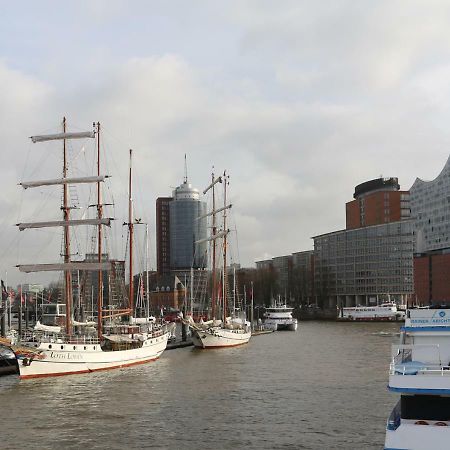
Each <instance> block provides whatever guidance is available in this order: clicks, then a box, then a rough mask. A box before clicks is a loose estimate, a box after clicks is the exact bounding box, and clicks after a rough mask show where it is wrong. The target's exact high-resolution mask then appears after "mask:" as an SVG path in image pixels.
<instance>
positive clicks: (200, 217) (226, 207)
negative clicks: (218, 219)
mask: <svg viewBox="0 0 450 450" xmlns="http://www.w3.org/2000/svg"><path fill="white" fill-rule="evenodd" d="M232 206H233V205H232V204H231V203H230V204H229V205H228V206H222V208H219V209H216V210H214V211H211V212H209V213H206V214H203V215H202V216H199V217H197V220H200V219H204V218H205V217H209V216H212V215H213V214H218V213H220V212H222V211H225V210H226V209H230V208H231V207H232Z"/></svg>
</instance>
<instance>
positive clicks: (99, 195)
mask: <svg viewBox="0 0 450 450" xmlns="http://www.w3.org/2000/svg"><path fill="white" fill-rule="evenodd" d="M97 176H98V177H99V176H100V122H97ZM102 217H103V205H102V189H101V185H100V181H98V182H97V218H98V220H99V222H100V223H99V224H98V236H97V240H98V242H97V247H98V248H97V251H98V263H99V264H101V263H102V253H103V250H102V225H101V220H102ZM97 290H98V294H97V335H98V338H99V339H101V338H102V334H103V318H102V311H103V272H102V271H101V270H100V271H99V272H98V286H97Z"/></svg>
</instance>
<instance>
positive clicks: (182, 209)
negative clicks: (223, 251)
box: [169, 177, 207, 270]
mask: <svg viewBox="0 0 450 450" xmlns="http://www.w3.org/2000/svg"><path fill="white" fill-rule="evenodd" d="M205 215H206V203H205V202H204V201H202V200H200V193H199V191H198V189H195V188H193V187H192V185H191V184H189V183H188V181H187V177H185V179H184V181H183V183H182V184H181V185H180V186H178V187H177V188H175V190H174V191H173V200H172V201H171V202H170V203H169V229H170V268H171V270H187V269H190V268H191V267H193V268H195V269H198V268H203V267H206V266H207V258H206V251H207V243H206V241H204V242H200V243H198V242H197V241H200V240H202V239H206V235H207V232H206V217H204V216H205Z"/></svg>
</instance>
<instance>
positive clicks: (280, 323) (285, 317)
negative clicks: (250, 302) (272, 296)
mask: <svg viewBox="0 0 450 450" xmlns="http://www.w3.org/2000/svg"><path fill="white" fill-rule="evenodd" d="M293 310H294V308H290V307H289V306H287V305H286V303H284V304H278V305H277V304H275V305H272V306H271V307H270V308H266V312H265V313H264V317H265V318H266V319H265V321H264V329H265V330H272V331H279V330H289V331H296V330H297V324H298V323H297V319H295V318H294V317H292V311H293Z"/></svg>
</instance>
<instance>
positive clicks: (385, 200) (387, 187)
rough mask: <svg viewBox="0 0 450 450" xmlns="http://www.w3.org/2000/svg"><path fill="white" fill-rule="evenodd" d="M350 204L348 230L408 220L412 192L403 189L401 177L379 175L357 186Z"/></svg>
mask: <svg viewBox="0 0 450 450" xmlns="http://www.w3.org/2000/svg"><path fill="white" fill-rule="evenodd" d="M353 198H354V199H355V200H352V201H351V202H348V203H347V204H346V205H345V206H346V208H345V209H346V228H347V230H350V229H355V228H361V227H366V226H370V225H380V224H383V223H390V222H396V221H398V220H404V219H407V218H408V217H409V215H410V209H409V192H408V191H401V190H400V185H399V184H398V178H376V179H375V180H370V181H366V182H364V183H361V184H359V185H358V186H356V187H355V193H354V194H353Z"/></svg>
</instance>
